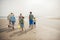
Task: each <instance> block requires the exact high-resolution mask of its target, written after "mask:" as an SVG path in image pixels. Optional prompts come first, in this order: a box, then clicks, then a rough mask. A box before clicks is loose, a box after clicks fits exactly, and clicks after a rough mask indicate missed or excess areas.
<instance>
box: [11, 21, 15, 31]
mask: <svg viewBox="0 0 60 40" xmlns="http://www.w3.org/2000/svg"><path fill="white" fill-rule="evenodd" d="M14 24H15V22H14V21H12V26H13V27H12V29H13V30H14Z"/></svg>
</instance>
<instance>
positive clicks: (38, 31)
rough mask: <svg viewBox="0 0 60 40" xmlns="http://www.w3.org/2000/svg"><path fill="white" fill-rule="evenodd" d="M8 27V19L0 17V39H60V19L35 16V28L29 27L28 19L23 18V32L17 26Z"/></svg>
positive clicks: (16, 24)
mask: <svg viewBox="0 0 60 40" xmlns="http://www.w3.org/2000/svg"><path fill="white" fill-rule="evenodd" d="M17 26H18V21H17V20H16V23H15V30H13V31H12V30H11V28H10V29H9V28H8V20H7V19H0V40H60V19H51V18H50V19H49V18H40V19H38V18H37V24H36V28H33V29H29V23H28V20H25V28H24V29H26V30H24V31H23V32H21V29H18V28H17Z"/></svg>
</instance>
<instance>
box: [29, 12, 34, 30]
mask: <svg viewBox="0 0 60 40" xmlns="http://www.w3.org/2000/svg"><path fill="white" fill-rule="evenodd" d="M33 18H34V16H33V14H32V12H30V14H29V27H30V28H31V29H32V28H33Z"/></svg>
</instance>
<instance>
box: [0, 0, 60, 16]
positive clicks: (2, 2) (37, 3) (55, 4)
mask: <svg viewBox="0 0 60 40" xmlns="http://www.w3.org/2000/svg"><path fill="white" fill-rule="evenodd" d="M59 2H60V1H59V0H0V16H7V15H8V14H10V13H11V12H12V13H14V14H15V16H18V15H19V14H20V13H22V14H23V15H24V16H28V15H29V12H30V11H32V12H33V14H34V15H35V16H38V17H39V16H42V17H60V12H59V11H60V9H59Z"/></svg>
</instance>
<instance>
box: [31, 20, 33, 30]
mask: <svg viewBox="0 0 60 40" xmlns="http://www.w3.org/2000/svg"><path fill="white" fill-rule="evenodd" d="M30 28H31V29H32V28H33V20H30Z"/></svg>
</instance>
